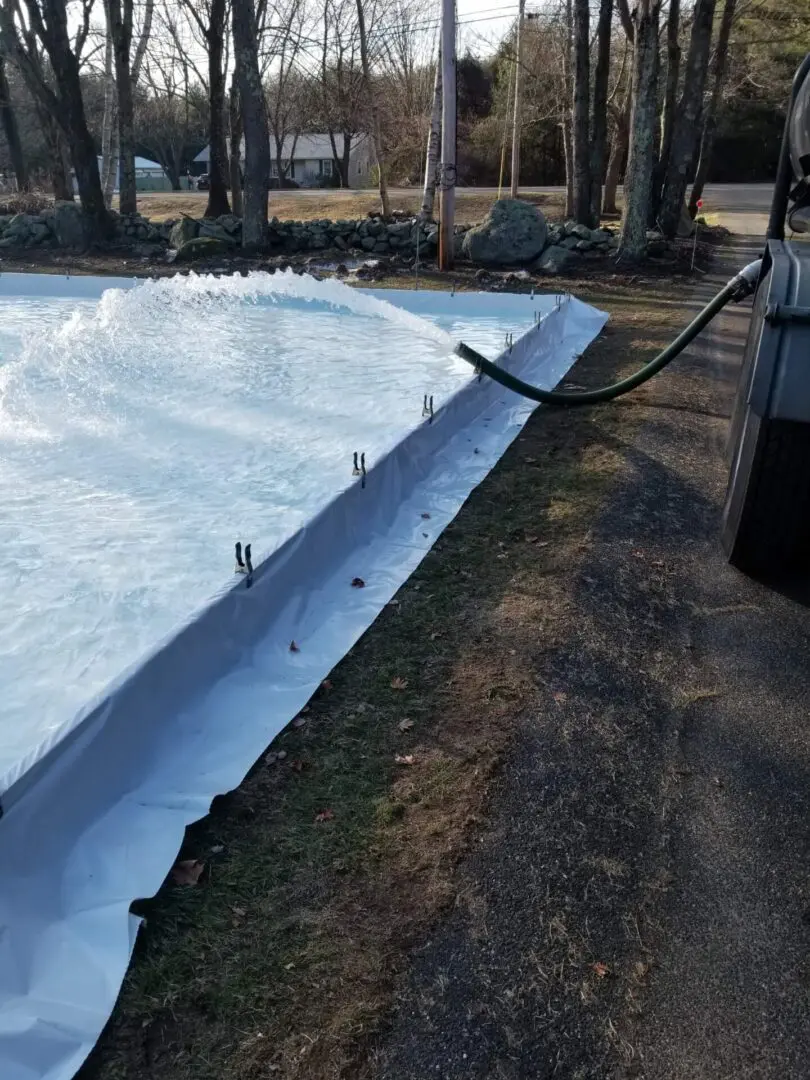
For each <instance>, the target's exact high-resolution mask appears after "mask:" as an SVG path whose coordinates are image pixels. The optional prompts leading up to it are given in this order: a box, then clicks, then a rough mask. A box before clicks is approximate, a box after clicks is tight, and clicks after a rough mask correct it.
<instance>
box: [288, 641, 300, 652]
mask: <svg viewBox="0 0 810 1080" xmlns="http://www.w3.org/2000/svg"><path fill="white" fill-rule="evenodd" d="M290 652H301V650H300V649H299V648H298V646H297V645H296V644H295V642H294V641H291V642H290Z"/></svg>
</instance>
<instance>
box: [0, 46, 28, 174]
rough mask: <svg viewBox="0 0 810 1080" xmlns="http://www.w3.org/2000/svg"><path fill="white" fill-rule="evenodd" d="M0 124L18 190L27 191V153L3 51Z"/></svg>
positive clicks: (0, 83)
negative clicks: (21, 135) (12, 101)
mask: <svg viewBox="0 0 810 1080" xmlns="http://www.w3.org/2000/svg"><path fill="white" fill-rule="evenodd" d="M0 124H2V127H3V133H4V135H5V136H6V142H7V143H8V152H9V156H10V157H11V165H12V168H13V169H14V176H15V177H16V180H17V190H18V191H27V190H28V184H29V181H28V166H27V164H26V161H25V155H24V154H23V149H22V143H21V141H20V129H19V127H18V125H17V117H16V115H15V113H14V106H13V105H12V104H11V90H10V88H9V85H8V76H7V75H6V61H5V57H4V56H3V54H2V52H0Z"/></svg>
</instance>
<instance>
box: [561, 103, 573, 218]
mask: <svg viewBox="0 0 810 1080" xmlns="http://www.w3.org/2000/svg"><path fill="white" fill-rule="evenodd" d="M562 137H563V157H564V158H565V217H566V220H567V219H568V218H572V217H573V216H574V148H573V146H572V145H571V124H570V123H569V122H567V121H566V120H564V121H563V125H562Z"/></svg>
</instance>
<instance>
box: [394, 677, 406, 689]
mask: <svg viewBox="0 0 810 1080" xmlns="http://www.w3.org/2000/svg"><path fill="white" fill-rule="evenodd" d="M407 685H408V680H407V679H401V678H400V677H399V675H395V676H394V678H393V679H392V680H391V689H392V690H404V689H405V687H406V686H407Z"/></svg>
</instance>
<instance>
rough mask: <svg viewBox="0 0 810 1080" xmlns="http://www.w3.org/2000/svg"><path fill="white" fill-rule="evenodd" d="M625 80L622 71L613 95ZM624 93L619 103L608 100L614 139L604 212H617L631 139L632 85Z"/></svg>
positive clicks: (604, 195) (606, 178)
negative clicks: (620, 185) (620, 181)
mask: <svg viewBox="0 0 810 1080" xmlns="http://www.w3.org/2000/svg"><path fill="white" fill-rule="evenodd" d="M624 81H625V77H624V72H622V73H621V75H620V78H619V79H618V80H617V82H616V87H615V89H614V95H613V96H614V98H615V95H616V94H617V92H618V90H619V87H620V86H621V85H622V83H623V82H624ZM623 93H624V96H623V97H622V99H621V101H620V102H619V103H614V100H612V99H611V100H609V101H608V111H609V113H610V117H611V120H612V121H613V139H612V140H611V143H610V157H609V158H608V163H607V171H606V173H605V190H604V193H603V196H602V213H603V214H615V213H617V208H616V192H617V190H618V187H619V180H620V178H621V171H622V165H623V164H624V158H625V155H626V153H627V146H628V143H629V141H630V111H631V106H632V95H631V92H630V87H629V86H628V87H626V88H625V89H624V92H623Z"/></svg>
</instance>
